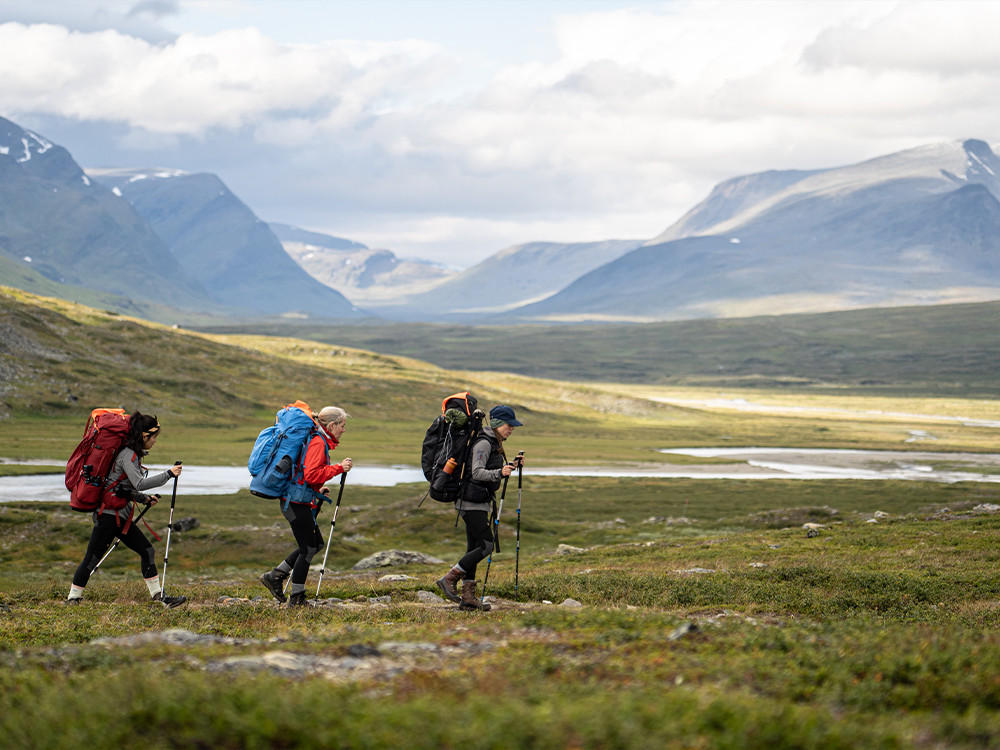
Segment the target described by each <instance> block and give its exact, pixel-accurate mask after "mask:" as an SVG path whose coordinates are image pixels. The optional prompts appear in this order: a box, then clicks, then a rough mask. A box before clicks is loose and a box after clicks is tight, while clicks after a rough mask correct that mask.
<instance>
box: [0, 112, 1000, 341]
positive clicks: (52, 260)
mask: <svg viewBox="0 0 1000 750" xmlns="http://www.w3.org/2000/svg"><path fill="white" fill-rule="evenodd" d="M998 175H1000V159H998V158H997V156H996V155H995V154H994V152H993V150H992V149H991V147H990V146H989V145H988V144H987V143H986V142H984V141H981V140H975V139H966V140H956V141H951V142H946V143H938V144H932V145H928V146H924V147H920V148H915V149H909V150H906V151H901V152H898V153H895V154H890V155H887V156H883V157H879V158H876V159H871V160H868V161H865V162H862V163H860V164H855V165H849V166H844V167H833V168H828V169H814V170H786V171H767V172H762V173H759V174H753V175H746V176H742V177H736V178H733V179H730V180H727V181H725V182H723V183H721V184H719V185H718V186H716V187H715V189H714V190H712V192H711V194H710V195H709V196H708V197H707V198H706V199H705V200H703V201H702V202H701V203H699V204H698V205H696V206H695V207H693V208H692V209H691V210H690V211H689V212H688V213H687V214H685V215H684V216H683V217H681V219H679V220H678V221H677V222H675V223H674V224H673V225H671V226H669V227H668V228H667V229H666V230H665V231H664V232H662V233H661V234H660V235H658V236H657V237H655V238H652V239H648V240H644V239H622V240H601V241H595V242H582V243H552V242H530V243H525V244H520V245H517V246H514V247H511V248H507V249H505V250H502V251H500V252H498V253H496V254H495V255H493V256H491V257H489V258H487V259H486V260H485V261H483V262H481V263H479V264H477V265H475V266H473V267H471V268H468V269H466V270H464V271H455V270H454V269H448V268H444V267H442V266H440V265H437V264H433V263H430V262H427V261H421V260H414V259H401V258H398V257H397V256H396V255H395V254H393V253H392V251H390V250H387V249H372V248H368V247H366V246H365V245H363V244H361V243H358V242H355V241H353V240H349V239H343V238H339V237H334V236H331V235H327V234H323V233H319V232H313V231H308V230H305V229H301V228H298V227H293V226H289V225H286V224H281V223H278V222H272V223H267V222H264V221H263V220H261V219H260V218H258V217H257V216H256V215H255V214H254V212H253V210H252V209H251V208H250V207H248V206H247V205H246V204H244V203H243V202H242V201H241V200H240V199H239V198H238V197H237V196H236V195H234V194H233V193H232V192H231V191H230V190H229V189H228V187H227V186H226V185H225V183H224V182H223V181H222V180H221V179H220V178H219V177H218V176H216V175H212V174H204V173H203V174H188V173H185V172H180V171H178V170H172V169H156V170H151V169H138V168H118V169H90V170H87V171H86V172H85V171H84V170H83V169H82V168H81V167H80V166H79V165H78V164H77V163H76V161H74V159H73V158H72V156H71V155H70V154H69V153H68V152H67V151H66V150H65V149H63V148H61V147H59V146H58V145H55V144H52V143H51V142H49V141H48V140H46V139H45V138H44V137H43V136H41V135H38V134H36V133H32V132H30V131H28V130H24V129H23V128H20V127H19V126H17V125H16V124H14V123H12V122H10V121H9V120H4V119H2V118H0V283H3V284H9V285H12V286H21V287H22V288H27V289H28V290H29V291H39V293H47V294H52V289H53V288H55V289H57V290H62V291H61V292H60V294H59V295H58V296H66V297H67V298H69V299H75V298H79V297H80V296H81V295H82V294H83V293H84V292H86V291H91V290H98V291H99V292H101V293H102V294H104V295H105V297H102V298H101V299H102V304H105V305H107V306H109V307H113V308H117V309H120V310H127V311H130V312H132V311H134V310H139V311H140V312H139V313H137V314H142V313H143V311H145V314H146V315H147V316H149V317H153V319H163V318H165V317H169V315H170V313H169V312H164V309H169V308H173V309H174V310H176V311H186V312H187V313H188V314H189V315H203V316H206V317H210V318H212V319H214V320H216V321H217V320H219V319H220V318H240V319H243V320H246V319H254V318H259V319H271V320H274V319H284V320H300V319H313V320H325V319H338V320H345V321H350V320H352V319H354V320H360V319H364V318H371V317H372V316H381V317H383V318H387V319H393V320H403V321H417V320H424V321H453V322H467V323H483V324H512V323H521V322H532V323H535V322H562V323H570V322H595V321H596V322H647V321H660V320H664V321H665V320H681V319H693V318H712V317H740V316H747V315H757V314H782V313H789V312H819V311H827V310H841V309H856V308H863V307H886V306H901V305H914V304H918V305H926V304H943V303H952V302H969V301H983V300H994V299H1000V202H998V197H1000V180H998ZM43 282H44V283H43ZM43 286H44V287H45V288H44V289H42V287H43ZM153 303H155V305H156V306H158V309H157V311H152V310H151V307H150V305H152V304H153Z"/></svg>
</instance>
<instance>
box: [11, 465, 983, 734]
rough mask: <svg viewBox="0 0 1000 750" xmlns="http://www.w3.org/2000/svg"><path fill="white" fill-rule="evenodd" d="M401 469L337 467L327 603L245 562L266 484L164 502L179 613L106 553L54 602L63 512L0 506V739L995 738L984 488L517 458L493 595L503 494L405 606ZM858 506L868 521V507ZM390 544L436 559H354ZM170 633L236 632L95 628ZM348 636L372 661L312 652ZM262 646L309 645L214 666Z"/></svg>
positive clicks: (436, 548)
mask: <svg viewBox="0 0 1000 750" xmlns="http://www.w3.org/2000/svg"><path fill="white" fill-rule="evenodd" d="M420 489H421V488H419V487H417V486H413V485H411V486H403V487H395V488H362V487H350V486H348V489H347V490H346V491H345V497H344V502H343V504H342V507H341V513H340V515H339V517H338V522H337V528H336V532H335V536H334V541H333V544H332V549H331V562H330V566H329V567H330V568H331V572H330V573H329V574H328V575H327V576H326V577H325V578H324V584H323V589H324V590H323V596H324V597H331V596H332V597H337V598H340V599H343V600H344V601H345V604H343V605H341V606H340V607H339V608H337V609H320V608H317V609H311V610H306V611H289V610H287V609H284V608H280V607H278V606H276V605H275V604H273V603H272V602H271V601H270V600H269V598H268V597H267V594H266V592H265V591H264V589H263V588H262V587H261V586H260V584H259V583H257V582H256V576H257V575H259V574H260V572H262V571H263V570H266V569H267V568H268V567H269V566H270V565H271V564H272V563H273V562H275V561H276V560H277V559H278V558H280V556H282V555H283V554H284V553H285V552H286V551H287V549H288V548H289V547H290V546H291V536H290V532H289V531H288V528H287V525H286V524H285V523H284V521H283V520H282V519H281V518H280V516H279V513H278V510H277V507H276V503H269V502H266V501H260V500H256V499H253V498H252V497H251V496H249V495H248V494H244V493H240V494H238V495H236V496H224V497H197V498H185V499H184V503H183V507H178V508H177V514H178V515H179V516H189V515H194V516H196V517H197V518H199V520H200V522H201V526H200V527H199V528H198V529H195V530H194V531H191V532H184V533H175V534H174V535H173V536H172V540H171V551H170V566H169V568H168V572H169V575H168V588H169V589H171V591H172V592H174V593H185V594H186V595H187V596H189V597H190V598H191V602H190V603H189V604H188V605H186V606H185V607H183V608H180V609H176V610H162V609H160V608H158V607H156V606H155V605H152V604H151V603H149V601H148V595H147V594H146V592H145V588H144V586H143V585H142V582H141V580H140V577H139V575H138V561H137V560H136V558H135V556H134V555H133V554H132V553H131V552H129V551H128V550H124V549H121V550H118V551H116V552H115V553H114V554H113V555H112V556H111V557H110V558H109V560H108V562H107V563H106V564H105V566H106V567H104V568H102V570H101V571H100V572H99V573H98V574H97V575H96V576H95V577H94V579H93V580H92V582H91V584H90V585H89V586H88V589H87V598H86V600H85V603H84V604H83V605H81V606H79V607H72V608H67V607H65V606H64V605H62V604H61V600H62V598H63V597H64V596H65V595H66V591H68V587H69V578H70V577H71V575H72V571H73V568H74V567H75V565H76V562H77V560H78V558H79V557H80V556H81V555H82V553H83V549H84V546H85V544H86V538H87V535H88V533H89V521H88V519H87V518H86V517H85V516H81V515H78V514H74V513H70V512H68V511H67V510H66V509H65V508H63V507H57V506H54V505H51V504H31V503H19V504H5V505H4V506H3V507H2V508H0V547H2V550H3V552H2V555H3V559H2V561H0V566H2V569H3V570H4V571H5V574H4V576H3V578H2V581H0V665H2V668H0V682H2V683H3V685H2V690H0V696H2V697H0V708H2V709H3V710H2V711H0V717H2V718H0V733H2V736H4V737H5V738H9V741H13V742H14V745H12V746H17V747H25V748H34V747H39V748H40V747H47V748H49V747H55V748H58V747H70V746H79V745H80V744H81V743H82V744H86V745H88V746H91V747H94V748H104V747H109V748H110V747H116V746H117V745H119V744H120V743H121V742H122V741H123V740H124V738H127V737H133V738H138V740H139V741H141V742H142V743H143V744H144V745H148V746H150V747H156V748H159V747H163V748H179V747H202V746H204V747H208V746H212V747H226V748H229V747H232V748H237V747H262V748H264V747H295V748H298V747H315V746H320V747H333V746H337V747H391V746H396V745H398V744H399V743H402V742H404V741H405V742H406V744H407V745H410V746H414V747H421V748H439V747H455V748H458V747H469V746H471V747H529V748H550V747H551V748H565V747H608V748H619V747H620V748H632V747H650V748H652V747H668V748H669V747H676V748H686V747H764V746H765V745H767V746H774V747H787V748H799V747H816V748H825V747H958V748H978V747H998V746H1000V730H998V729H997V727H998V726H1000V723H998V722H997V719H998V716H1000V637H998V636H997V635H996V633H997V632H998V627H1000V566H998V565H997V562H998V558H1000V553H998V552H997V549H998V541H1000V515H997V514H989V513H982V512H974V511H973V510H972V508H974V507H975V506H976V505H978V504H980V503H983V502H995V501H996V500H997V497H996V494H995V493H996V492H997V489H996V488H994V487H993V486H989V485H977V484H974V483H958V484H954V485H946V486H942V485H937V484H932V483H918V482H852V481H841V482H823V483H818V482H817V483H813V482H771V481H767V482H745V483H740V482H728V481H714V480H709V481H702V482H696V481H693V480H665V479H660V480H602V479H586V480H568V479H566V478H559V477H531V476H530V475H529V476H528V477H525V482H524V483H523V486H522V524H521V549H520V553H519V555H518V562H519V571H518V590H517V592H516V593H515V590H514V570H513V568H514V565H513V563H514V557H515V536H514V535H515V529H516V526H515V521H516V515H515V514H514V513H513V511H512V508H513V507H516V506H513V505H508V506H506V509H505V517H506V520H505V521H504V522H503V523H502V526H501V540H502V544H503V552H501V553H499V554H497V555H496V556H495V559H494V561H493V565H492V566H491V570H490V578H489V589H490V591H489V593H490V594H491V595H493V596H497V597H499V600H498V603H497V609H496V611H494V612H491V613H487V614H466V613H461V612H458V611H457V610H456V609H454V608H453V607H449V606H446V605H445V604H444V603H443V602H442V604H441V605H437V606H428V605H423V604H420V603H418V601H417V599H416V593H417V591H419V590H426V591H432V590H435V587H434V584H433V581H434V579H435V578H436V577H438V576H439V575H441V573H443V572H444V570H445V569H446V567H447V564H450V561H452V560H454V559H455V558H456V557H457V556H458V554H460V550H461V549H462V548H464V538H463V534H462V533H461V532H462V530H461V528H459V529H455V528H453V525H452V524H453V521H454V515H453V513H452V512H451V511H449V510H448V509H447V508H445V507H441V506H437V505H435V506H432V507H427V503H425V504H424V506H423V507H422V508H420V509H417V508H416V503H417V501H418V499H419V497H420ZM510 501H511V498H508V502H510ZM428 502H430V501H428ZM945 506H947V508H948V509H949V510H948V511H947V512H942V510H943V508H944V507H945ZM831 509H835V510H836V512H835V513H834V512H832V510H831ZM876 509H878V510H882V511H884V512H885V513H888V514H889V517H888V518H882V519H880V520H879V522H878V523H875V524H872V523H868V519H869V518H871V516H872V514H873V513H874V510H876ZM682 512H683V513H684V516H685V518H687V519H688V522H679V521H678V519H679V517H680V516H681V514H682ZM154 513H157V514H159V515H156V516H154V523H153V526H154V528H162V524H163V523H165V518H166V509H157V510H156V511H154ZM650 516H657V517H658V520H655V521H650ZM329 518H330V516H329V511H328V510H325V511H324V513H323V515H321V516H320V526H321V528H322V529H323V531H324V533H328V531H329V525H328V524H326V523H325V521H326V520H328V519H329ZM666 518H673V519H674V522H673V523H672V522H670V521H667V520H665V519H666ZM609 519H610V520H611V521H612V523H610V524H609V523H608V521H609ZM615 519H620V521H618V520H615ZM807 520H820V521H824V522H825V524H826V525H825V526H824V528H823V529H821V532H820V534H819V536H816V537H812V538H810V537H808V536H807V535H806V533H805V530H804V529H803V528H802V523H804V522H805V521H807ZM349 539H350V540H352V541H348V540H349ZM559 544H571V545H573V546H579V547H585V548H586V549H585V551H583V552H577V553H574V554H559V552H558V549H557V548H558V545H559ZM162 545H163V543H162V542H161V543H160V544H159V545H158V547H159V548H160V549H162ZM388 548H403V549H419V550H421V551H424V552H427V553H430V554H435V555H438V556H440V557H442V559H445V560H446V561H448V562H447V563H446V564H445V565H432V566H419V565H411V566H405V567H402V568H398V569H393V570H388V569H387V570H379V571H376V572H374V573H372V572H355V571H352V570H351V566H352V565H353V563H354V562H356V561H357V560H358V559H360V558H361V557H363V556H366V555H367V554H369V553H371V552H373V551H377V550H379V549H388ZM42 551H44V554H39V553H40V552H42ZM387 572H396V573H405V574H406V575H408V576H410V577H411V578H410V579H409V580H405V581H400V582H381V581H379V580H378V578H379V577H380V576H382V575H383V574H384V573H387ZM484 572H485V571H484V570H483V569H481V570H480V574H479V578H480V580H481V579H482V577H483V575H484ZM315 580H316V574H315V573H312V574H311V576H310V579H309V584H310V585H312V586H314V585H315ZM313 590H314V589H313ZM222 596H231V597H246V598H248V601H245V602H242V603H241V602H237V603H235V604H229V605H224V604H219V603H217V600H218V599H219V597H222ZM256 596H263V597H264V598H263V599H261V600H259V601H256V602H254V601H250V600H249V599H252V598H253V597H256ZM385 596H389V597H391V601H390V602H389V603H388V604H384V603H373V601H372V598H374V597H385ZM567 597H570V598H573V599H576V600H577V601H579V602H581V603H582V604H583V605H584V606H583V607H582V608H575V609H572V608H565V607H559V606H556V605H558V604H559V603H560V602H562V601H563V600H564V599H566V598H567ZM543 601H550V602H552V603H553V604H543V603H542V602H543ZM169 628H183V629H185V630H188V631H192V632H195V633H200V634H203V635H215V636H220V637H225V638H237V639H243V640H241V641H239V642H230V643H226V642H214V643H200V644H192V645H170V644H168V643H163V642H157V641H155V640H154V641H151V642H149V643H146V644H143V643H135V644H131V645H125V644H118V645H116V644H114V643H109V644H107V645H100V644H99V643H96V642H95V641H96V640H97V639H100V638H120V637H127V636H131V635H134V634H137V633H156V632H160V631H164V630H165V629H169ZM396 642H404V643H411V644H422V645H420V646H419V648H418V654H417V655H414V656H407V657H399V656H396V655H394V654H395V652H394V651H393V648H395V647H393V646H391V643H396ZM387 644H389V645H387ZM357 648H363V649H367V651H364V653H373V652H372V651H371V649H376V650H377V651H378V652H379V653H380V654H381V656H370V657H369V662H370V665H373V666H371V669H369V670H366V671H359V672H351V671H350V670H343V669H341V668H340V667H337V666H336V665H338V664H341V663H342V660H345V659H346V660H349V659H350V658H351V656H352V654H353V653H354V650H353V649H357ZM278 651H280V652H284V653H290V654H295V655H297V656H296V657H295V658H296V659H301V660H309V659H313V660H317V663H318V664H319V665H321V666H320V667H316V668H315V671H313V672H302V673H294V674H285V675H284V676H283V675H282V673H280V672H273V671H268V670H264V671H259V670H250V671H246V670H240V669H237V668H235V667H232V666H226V665H227V664H230V662H229V661H228V660H231V659H234V658H237V657H242V658H247V659H249V658H252V657H263V656H265V655H267V654H269V653H273V652H278ZM322 665H325V666H322ZM379 665H381V666H379ZM324 670H326V671H324ZM338 670H339V671H338ZM94 686H100V689H101V700H100V701H96V702H95V701H93V700H92V698H91V694H92V691H93V689H94ZM304 695H305V696H316V697H317V700H315V701H312V700H302V696H304ZM321 696H322V699H320V697H321ZM66 717H73V718H74V719H75V720H74V721H67V720H66ZM457 717H460V718H461V720H458V719H457Z"/></svg>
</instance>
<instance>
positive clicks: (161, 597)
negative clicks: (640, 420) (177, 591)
mask: <svg viewBox="0 0 1000 750" xmlns="http://www.w3.org/2000/svg"><path fill="white" fill-rule="evenodd" d="M187 600H188V599H187V597H186V596H167V595H166V594H164V593H163V592H162V591H158V592H156V596H154V597H153V601H154V602H160V604H162V605H163V606H164V607H166V608H167V609H173V608H174V607H179V606H181V605H182V604H183V603H184V602H186V601H187Z"/></svg>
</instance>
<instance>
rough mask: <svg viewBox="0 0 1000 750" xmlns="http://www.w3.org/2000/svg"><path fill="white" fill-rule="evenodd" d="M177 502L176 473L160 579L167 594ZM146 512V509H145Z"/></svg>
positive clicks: (175, 463)
mask: <svg viewBox="0 0 1000 750" xmlns="http://www.w3.org/2000/svg"><path fill="white" fill-rule="evenodd" d="M180 465H181V462H180V461H174V466H180ZM176 503H177V475H176V474H174V491H173V493H172V494H171V495H170V520H169V521H167V546H166V547H164V549H163V579H162V580H161V581H160V590H161V591H162V592H163V596H166V595H167V594H166V592H167V589H166V588H165V587H166V583H167V555H169V554H170V532H171V531H173V530H174V505H175V504H176ZM143 512H145V511H143Z"/></svg>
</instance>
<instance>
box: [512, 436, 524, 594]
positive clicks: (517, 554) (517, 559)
mask: <svg viewBox="0 0 1000 750" xmlns="http://www.w3.org/2000/svg"><path fill="white" fill-rule="evenodd" d="M523 470H524V451H518V454H517V546H516V547H515V548H514V598H515V599H517V572H518V567H519V566H520V563H521V475H522V473H523Z"/></svg>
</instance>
